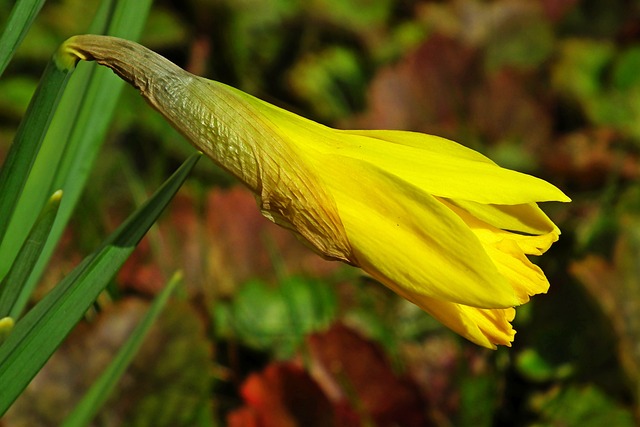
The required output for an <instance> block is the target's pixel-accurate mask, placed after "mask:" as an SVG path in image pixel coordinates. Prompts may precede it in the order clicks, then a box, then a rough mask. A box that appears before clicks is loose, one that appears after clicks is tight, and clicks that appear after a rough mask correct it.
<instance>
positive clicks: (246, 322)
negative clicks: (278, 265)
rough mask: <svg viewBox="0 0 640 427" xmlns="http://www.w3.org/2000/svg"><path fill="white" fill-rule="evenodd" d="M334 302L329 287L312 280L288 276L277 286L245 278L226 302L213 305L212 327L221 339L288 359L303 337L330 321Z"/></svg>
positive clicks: (333, 311)
mask: <svg viewBox="0 0 640 427" xmlns="http://www.w3.org/2000/svg"><path fill="white" fill-rule="evenodd" d="M336 304H337V303H336V296H335V294H334V293H333V291H332V289H331V287H330V286H328V285H327V284H325V283H320V282H318V281H315V280H309V279H302V278H296V277H290V278H287V279H285V280H283V281H282V282H281V283H280V284H279V286H278V287H269V286H268V285H267V284H265V283H262V282H260V281H257V280H256V281H249V282H247V283H245V284H244V285H242V287H241V288H240V290H239V291H238V293H237V294H236V295H235V297H234V299H233V301H232V303H231V304H230V305H222V304H221V305H219V306H217V307H215V310H216V314H215V316H216V327H217V329H218V334H219V335H220V336H221V337H223V338H235V339H237V340H239V341H240V342H242V343H244V344H246V345H248V346H250V347H253V348H256V349H260V350H269V351H272V352H273V353H274V355H275V356H276V357H277V358H289V357H291V356H292V355H293V353H294V352H295V351H296V350H297V349H298V347H299V346H300V344H302V342H303V341H304V339H305V336H307V335H308V334H310V333H312V332H315V331H319V330H323V329H325V328H327V327H328V326H329V325H330V324H331V322H332V321H333V320H334V319H335V316H336Z"/></svg>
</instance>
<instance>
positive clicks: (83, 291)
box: [0, 154, 200, 416]
mask: <svg viewBox="0 0 640 427" xmlns="http://www.w3.org/2000/svg"><path fill="white" fill-rule="evenodd" d="M199 157H200V155H199V154H195V155H193V156H192V157H190V158H189V159H188V160H187V161H186V162H185V163H184V164H183V165H182V166H181V167H180V169H178V170H177V171H176V172H175V173H174V174H173V175H172V176H171V178H169V179H168V180H167V181H166V182H165V183H164V184H163V185H162V187H160V189H159V190H158V191H156V193H155V194H154V195H153V196H152V197H151V198H150V199H149V200H148V202H147V203H146V204H145V205H143V206H141V207H140V208H139V209H137V210H136V212H135V213H134V214H133V215H131V216H130V217H129V218H128V219H127V221H126V222H125V223H123V224H122V225H121V226H120V227H119V228H118V230H116V231H115V232H114V233H113V234H112V235H111V236H110V237H109V238H108V239H107V240H106V241H105V243H104V244H103V245H102V247H101V248H100V249H98V250H97V251H96V252H94V253H93V254H92V255H90V256H88V257H87V258H85V259H84V260H83V261H82V263H80V265H78V266H77V267H76V268H75V269H74V270H73V272H71V273H70V274H69V275H68V276H67V277H66V278H65V279H64V280H62V281H61V282H60V283H59V284H58V285H57V286H56V287H55V288H54V289H53V290H52V291H51V292H50V293H49V294H47V296H45V297H44V298H43V299H42V300H41V301H40V302H39V303H38V304H37V305H36V306H35V307H34V308H33V309H32V310H31V311H29V313H27V315H26V316H24V318H22V319H21V320H20V321H18V322H17V323H16V326H15V328H14V330H13V332H12V334H11V335H10V336H9V338H8V339H7V341H6V342H5V343H4V344H3V345H2V346H1V347H0V384H3V386H2V387H1V388H0V416H1V415H2V414H4V412H5V411H6V410H7V409H8V407H9V406H10V405H11V403H12V402H13V401H14V400H15V399H16V398H17V397H18V395H19V394H20V393H21V392H22V390H23V389H24V388H25V387H26V386H27V384H28V383H29V382H30V381H31V379H32V378H33V376H34V375H35V374H36V373H37V372H38V371H39V370H40V369H41V368H42V366H43V365H44V363H45V362H46V361H47V359H48V358H49V357H50V356H51V354H53V352H54V351H55V350H56V348H58V346H59V345H60V343H61V342H62V340H64V338H65V337H66V336H67V334H68V333H69V331H71V329H72V328H73V327H74V326H75V324H76V323H77V322H78V320H79V319H80V318H81V317H82V315H83V314H84V313H85V312H86V310H87V309H88V308H89V307H90V305H91V304H92V303H93V301H95V299H96V298H97V297H98V295H99V294H100V292H102V290H103V289H104V288H105V286H106V285H107V284H108V283H109V281H110V280H111V278H112V277H113V276H114V275H115V273H116V272H117V271H118V270H119V268H120V267H121V266H122V264H123V263H124V261H126V259H127V258H128V257H129V255H130V254H131V252H133V249H134V248H135V246H136V245H137V243H138V242H139V241H140V239H142V237H143V236H144V234H145V233H146V232H147V230H148V229H149V228H150V227H151V226H152V225H153V223H154V222H155V221H156V220H157V219H158V217H159V216H160V214H161V213H162V211H163V210H164V208H165V207H166V206H167V204H168V203H169V202H170V201H171V199H172V198H173V196H174V195H175V193H176V192H177V191H178V189H179V188H180V186H181V185H182V183H183V182H184V180H185V179H186V177H187V175H188V174H189V172H190V171H191V169H192V168H193V166H194V165H195V163H196V162H197V161H198V159H199Z"/></svg>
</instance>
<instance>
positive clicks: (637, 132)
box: [0, 0, 640, 427]
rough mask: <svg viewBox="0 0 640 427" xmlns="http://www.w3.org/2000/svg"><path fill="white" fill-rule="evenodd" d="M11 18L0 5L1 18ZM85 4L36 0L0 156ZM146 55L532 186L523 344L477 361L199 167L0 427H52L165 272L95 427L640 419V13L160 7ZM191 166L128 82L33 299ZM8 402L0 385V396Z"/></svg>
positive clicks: (514, 4)
mask: <svg viewBox="0 0 640 427" xmlns="http://www.w3.org/2000/svg"><path fill="white" fill-rule="evenodd" d="M12 3H13V2H10V1H7V0H2V1H0V5H1V6H0V22H6V19H7V17H8V14H9V11H10V8H11V6H12ZM97 5H98V1H97V0H49V1H48V2H47V3H46V4H45V7H44V8H43V10H42V12H41V14H40V16H39V17H38V19H37V21H36V24H35V26H34V27H33V28H32V30H31V31H30V33H29V35H28V37H27V39H26V40H25V42H24V43H23V45H22V47H21V48H20V50H19V52H18V54H17V56H16V58H15V59H14V60H13V61H12V63H11V64H10V66H9V68H8V70H7V71H6V73H5V75H4V77H3V78H2V80H0V159H3V158H4V156H5V155H6V152H7V150H8V147H9V145H10V143H11V140H12V137H13V135H14V133H15V131H16V129H17V126H18V124H19V121H20V119H21V117H22V116H23V114H24V112H25V110H26V107H27V104H28V102H29V99H30V97H31V95H32V94H33V91H34V89H35V87H36V85H37V82H38V79H39V77H40V75H41V73H42V70H43V68H44V65H45V64H46V62H47V61H48V60H49V58H50V57H51V54H52V53H53V52H54V50H55V49H56V48H57V46H58V45H59V44H60V43H61V42H62V41H63V40H64V39H66V38H67V37H69V36H71V35H73V34H79V33H83V32H85V31H86V29H87V27H88V24H89V22H90V19H91V17H92V16H93V13H94V11H95V9H96V8H97ZM141 42H142V43H143V44H145V45H146V46H148V47H150V48H151V49H153V50H156V51H158V52H159V53H161V54H163V55H164V56H166V57H168V58H169V59H171V60H172V61H174V62H176V63H177V64H178V65H180V66H182V67H184V68H186V69H188V70H189V71H191V72H193V73H195V74H198V75H203V76H206V77H208V78H211V79H215V80H219V81H222V82H225V83H228V84H230V85H233V86H235V87H238V88H240V89H242V90H244V91H247V92H249V93H251V94H253V95H256V96H258V97H260V98H262V99H265V100H267V101H269V102H272V103H274V104H276V105H279V106H282V107H284V108H287V109H289V110H292V111H294V112H296V113H299V114H301V115H303V116H306V117H309V118H311V119H314V120H316V121H319V122H322V123H325V124H327V125H331V126H334V127H339V128H366V129H406V130H414V131H421V132H426V133H433V134H437V135H440V136H444V137H448V138H450V139H453V140H455V141H458V142H460V143H462V144H464V145H466V146H469V147H471V148H473V149H475V150H478V151H480V152H482V153H484V154H486V155H488V156H489V157H491V158H492V159H493V160H495V161H496V162H497V163H498V164H500V165H502V166H505V167H508V168H513V169H516V170H519V171H523V172H527V173H531V174H533V175H536V176H539V177H541V178H544V179H546V180H548V181H550V182H552V183H553V184H555V185H557V186H558V187H560V188H561V189H562V190H563V191H565V192H566V193H567V194H568V195H569V196H570V197H572V199H573V203H571V204H570V205H561V204H547V205H545V206H543V209H545V211H546V212H548V213H549V215H550V216H551V217H552V219H553V220H554V221H555V222H556V223H557V224H558V225H559V226H560V228H561V230H562V236H561V239H560V241H559V242H558V243H556V244H555V245H554V246H553V247H552V248H551V250H550V251H549V252H548V253H547V254H545V255H544V256H543V257H541V258H540V259H537V260H536V262H538V263H539V265H540V266H541V267H542V268H543V270H544V271H545V273H546V274H547V276H548V278H549V280H550V282H551V289H550V291H549V293H548V294H547V295H541V296H537V297H535V298H533V299H532V302H531V303H529V304H527V305H525V306H523V307H521V308H519V309H518V311H517V316H516V319H515V323H514V324H515V327H516V329H517V331H518V334H517V335H516V340H515V342H514V344H513V347H512V348H500V349H498V350H497V351H490V350H485V349H482V348H479V347H477V346H475V345H473V344H471V343H469V342H467V341H465V340H464V339H462V338H460V337H458V336H457V335H455V334H454V333H453V332H450V331H449V330H448V329H446V328H444V327H443V326H441V325H440V324H438V323H437V322H436V321H434V320H433V319H431V318H430V317H429V316H428V315H427V314H425V313H423V312H421V311H420V310H419V309H417V308H416V307H414V306H412V305H411V304H409V303H407V302H406V301H404V300H402V299H400V298H398V297H396V296H395V295H394V294H392V293H391V292H389V291H387V290H386V289H385V288H384V287H383V286H381V285H379V284H376V283H374V282H372V281H371V280H369V279H367V278H366V277H363V276H362V275H361V274H360V272H359V271H357V270H355V269H351V268H349V267H346V266H343V265H340V264H337V263H332V262H326V261H323V260H322V259H320V258H318V257H317V256H316V255H314V254H313V253H311V252H310V251H309V250H307V249H306V248H305V247H304V246H303V245H302V244H300V243H299V242H298V241H297V240H296V239H295V238H294V237H293V236H292V235H290V234H288V233H287V232H285V231H284V230H281V229H279V228H277V227H276V226H274V225H273V224H271V223H269V222H268V221H267V220H266V219H264V218H262V217H261V215H260V214H259V211H258V209H257V208H256V206H255V201H254V200H253V197H252V196H251V194H250V193H249V192H248V191H246V190H245V189H244V188H241V187H239V186H238V185H237V183H236V182H234V181H233V180H232V179H231V178H230V177H229V176H228V175H226V174H225V173H224V172H223V171H221V170H220V169H218V168H217V167H216V166H215V165H214V164H213V163H211V162H210V161H208V160H207V159H203V160H201V161H200V162H199V165H198V166H197V168H196V170H195V172H194V173H193V175H192V176H191V177H190V179H189V180H188V181H187V183H186V185H185V186H184V187H183V188H182V189H181V191H180V193H179V194H178V196H177V197H176V199H175V200H174V201H173V203H172V204H171V206H170V208H169V210H168V212H167V213H165V215H164V216H163V217H162V219H161V221H160V222H159V225H158V226H156V227H155V228H154V229H152V231H151V232H150V233H149V235H148V236H147V238H145V239H144V240H143V241H142V243H141V245H140V246H139V248H138V249H137V250H136V252H135V253H134V255H133V257H132V258H131V259H130V260H129V261H128V262H127V264H126V265H125V267H124V268H123V270H122V271H121V272H120V274H119V275H118V276H117V278H116V279H115V280H114V282H113V283H112V285H111V286H110V287H109V291H108V292H106V293H104V294H103V295H102V296H101V298H100V300H99V301H98V303H97V304H96V305H95V308H94V309H93V310H92V312H90V313H88V314H87V317H86V321H84V322H82V324H80V325H79V326H78V327H77V328H76V330H75V331H74V332H73V333H72V334H71V336H69V338H68V339H67V341H66V343H65V344H64V345H63V347H62V348H61V349H60V350H59V351H58V352H57V353H56V354H55V355H54V356H53V358H52V359H51V360H50V361H49V363H48V364H47V365H46V366H45V368H44V370H43V371H42V372H41V373H40V374H39V375H38V376H37V377H36V379H35V380H34V381H33V382H32V384H31V385H30V386H29V388H28V389H27V391H26V392H25V393H24V394H23V395H22V396H21V398H20V399H19V400H18V401H17V402H16V403H15V404H14V406H13V407H12V409H11V410H10V412H9V413H8V414H7V415H6V416H5V418H4V419H3V420H2V421H0V424H1V425H3V426H54V425H57V424H58V423H59V422H60V420H62V419H63V418H64V416H65V414H66V413H67V412H68V408H71V407H73V405H74V404H75V402H77V401H78V400H79V398H80V397H81V396H82V394H83V393H84V391H85V390H86V389H87V387H88V385H89V384H91V383H92V381H93V380H94V379H95V378H96V377H97V376H98V374H99V373H100V372H101V370H102V369H103V368H104V367H105V366H106V364H107V363H108V362H109V360H110V359H111V357H112V355H113V354H114V352H115V351H116V350H117V349H118V347H119V346H120V345H121V344H122V342H123V341H124V340H125V339H126V337H127V336H128V333H129V332H130V331H131V329H132V328H133V327H134V326H135V324H136V322H137V321H138V319H140V317H141V316H142V314H143V313H144V311H145V310H146V308H147V306H148V303H149V301H150V300H151V299H152V298H153V296H154V295H155V294H156V293H157V292H158V291H159V290H160V289H161V288H162V287H163V286H164V285H165V284H166V282H167V281H168V279H169V278H170V277H171V275H172V274H173V273H174V272H175V271H176V270H183V272H184V277H185V280H184V285H183V286H182V288H181V290H180V295H179V297H177V298H175V299H174V301H172V302H171V303H170V306H169V308H168V309H167V310H165V313H164V314H163V316H162V318H161V320H160V321H159V322H158V323H157V324H156V325H155V327H154V329H153V331H152V333H151V334H150V336H149V337H148V339H147V340H146V343H145V345H144V347H143V349H142V350H141V352H140V353H139V354H138V356H137V357H136V359H135V361H134V363H133V365H132V366H131V368H130V369H129V370H128V371H127V373H126V375H125V377H124V379H123V381H122V382H121V384H120V386H119V388H118V390H117V392H116V393H114V396H113V397H112V398H111V399H110V401H109V402H108V404H107V405H106V407H105V409H104V411H103V412H102V413H101V414H100V416H99V417H98V419H97V420H96V424H95V425H101V426H111V425H114V426H116V425H117V426H129V425H132V426H133V425H136V426H143V425H153V426H162V425H166V426H182V425H184V426H191V425H195V426H223V425H230V426H236V427H244V426H256V427H259V426H296V425H297V426H363V427H364V426H520V425H523V426H525V425H526V426H530V425H535V426H603V425H606V426H611V427H614V426H633V425H636V423H637V422H638V421H640V372H639V369H640V182H639V178H640V2H638V1H633V0H610V1H607V2H602V1H598V0H535V1H532V0H529V1H525V0H494V1H479V0H458V1H426V0H422V1H419V0H395V1H394V0H307V1H303V0H173V1H171V0H156V1H155V3H154V6H153V8H152V12H151V15H150V18H149V20H148V23H147V26H146V29H145V31H144V33H143V36H142V41H141ZM192 151H193V149H192V148H191V147H190V146H189V145H188V143H186V142H185V141H184V139H183V138H182V137H181V136H179V135H178V134H177V133H176V132H175V131H173V130H172V129H171V127H170V126H169V125H168V124H166V123H165V122H164V120H163V119H162V118H161V117H160V115H159V114H157V113H156V112H155V111H153V110H152V109H151V108H150V107H149V106H147V105H146V104H145V103H144V101H143V100H142V99H141V98H140V97H139V95H138V94H137V93H136V92H135V91H134V90H133V89H131V88H126V90H125V91H124V93H123V95H122V97H121V99H120V102H119V106H118V109H117V113H116V117H115V120H114V122H113V125H112V128H111V131H110V133H109V136H108V140H107V142H106V144H105V145H104V147H103V148H102V151H101V154H100V161H99V162H97V163H96V164H95V165H92V166H91V167H92V168H93V172H92V175H91V180H90V182H91V184H90V186H89V187H88V189H87V190H86V191H85V193H84V195H83V198H82V201H81V203H80V204H79V205H78V209H77V210H76V212H75V214H74V217H73V219H72V221H71V225H70V226H69V227H68V229H67V231H66V233H65V236H64V238H63V241H62V243H61V245H60V246H59V248H58V250H57V251H56V254H55V257H54V260H53V261H52V263H51V266H50V268H49V269H48V272H47V274H46V276H45V279H44V281H43V284H42V286H41V287H40V288H39V290H38V295H39V296H42V295H43V294H44V293H46V292H47V291H48V289H49V288H50V287H51V286H53V285H54V284H55V283H57V282H58V281H59V280H60V279H61V278H62V277H63V276H64V275H65V274H66V273H68V272H69V271H70V270H71V269H72V268H73V266H75V265H76V264H77V263H78V262H79V260H81V259H82V257H83V256H84V255H85V254H87V253H89V252H90V251H91V250H93V248H95V247H96V246H97V245H98V244H99V243H100V241H101V239H102V238H103V237H104V236H106V235H107V234H108V233H109V232H110V231H111V230H113V229H114V228H115V227H116V226H117V225H118V224H119V223H120V222H121V221H122V220H123V219H124V218H125V217H126V215H127V214H128V213H129V212H130V211H132V210H133V208H134V207H135V206H137V205H139V204H140V203H142V201H144V200H145V198H146V197H147V196H148V195H149V194H150V193H151V192H153V191H154V189H156V188H157V187H158V186H159V185H160V184H161V183H162V181H163V180H164V179H165V178H166V177H167V176H168V175H169V174H170V173H171V171H173V170H174V169H175V168H176V167H177V166H178V165H179V164H180V163H181V162H182V161H183V160H184V159H185V158H186V157H187V156H188V155H189V154H190V153H191V152H192ZM0 387H1V385H0Z"/></svg>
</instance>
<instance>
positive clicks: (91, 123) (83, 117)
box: [0, 0, 152, 316]
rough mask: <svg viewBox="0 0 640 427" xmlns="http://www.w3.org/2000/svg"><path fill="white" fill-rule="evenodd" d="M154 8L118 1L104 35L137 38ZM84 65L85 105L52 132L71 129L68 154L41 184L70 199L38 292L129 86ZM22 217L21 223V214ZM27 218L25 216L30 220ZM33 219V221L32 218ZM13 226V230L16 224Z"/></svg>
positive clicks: (63, 116)
mask: <svg viewBox="0 0 640 427" xmlns="http://www.w3.org/2000/svg"><path fill="white" fill-rule="evenodd" d="M151 4H152V0H138V1H128V0H116V1H115V3H113V5H112V8H111V9H110V10H109V17H108V19H107V20H106V21H105V25H106V27H105V31H104V32H105V33H107V34H110V35H115V36H119V37H124V38H128V39H131V40H136V39H137V38H138V37H139V35H140V33H141V32H142V29H143V25H144V22H145V21H146V17H147V15H148V13H149V10H150V8H151ZM81 67H82V68H88V70H89V71H88V73H87V74H88V75H87V83H86V85H85V86H84V87H83V89H84V91H83V92H82V93H79V94H73V96H74V97H75V98H76V99H80V100H81V102H80V104H79V105H77V109H76V110H75V111H74V112H73V114H68V112H66V111H60V112H59V113H58V114H57V115H56V117H55V118H54V123H53V124H52V128H55V129H60V128H61V127H63V126H67V127H66V129H70V130H69V131H68V133H67V136H68V141H67V144H66V146H65V150H64V153H63V154H62V156H61V157H58V161H57V164H58V168H57V169H56V173H55V175H53V176H51V175H49V179H48V180H45V181H41V183H42V182H44V183H46V185H47V187H46V188H47V190H48V192H50V191H51V190H53V189H58V188H60V189H62V190H63V191H64V193H65V199H64V201H63V202H62V204H61V205H60V211H59V213H58V217H57V218H56V221H55V223H54V225H53V229H52V231H51V234H50V237H49V239H48V241H47V243H46V245H45V248H44V250H43V252H42V256H41V259H40V260H39V261H38V263H37V264H36V266H35V267H34V269H33V272H32V274H31V277H30V278H29V280H28V282H27V285H26V289H33V288H34V287H35V286H36V284H37V282H38V280H39V278H40V276H41V275H42V272H43V271H44V269H45V267H46V265H47V263H48V261H49V259H50V257H51V254H52V253H53V250H54V248H55V246H56V245H57V243H58V241H59V240H60V237H61V236H62V232H63V230H64V228H65V226H66V224H67V223H68V221H69V218H70V217H71V213H72V212H73V209H74V208H75V206H76V204H77V202H78V199H79V198H80V195H81V194H82V191H83V189H84V187H85V184H86V182H87V179H88V177H89V173H90V172H91V170H92V169H93V168H92V165H93V163H94V162H95V159H96V157H97V155H98V152H99V151H100V147H101V146H102V142H103V141H104V138H105V135H106V133H107V130H108V127H109V123H110V122H111V118H112V116H113V113H114V111H115V107H116V103H117V100H118V97H119V95H120V92H121V91H122V88H123V87H124V83H123V82H122V81H121V80H120V79H118V78H117V77H116V76H114V75H113V73H112V72H111V71H109V70H107V69H105V68H103V67H95V64H82V63H81V64H79V70H78V72H79V71H80V68H81ZM76 74H78V73H76ZM74 79H75V78H74ZM70 96H71V95H70ZM58 117H60V120H61V121H62V122H64V123H65V124H64V125H63V126H58V125H57V124H56V121H57V119H58ZM68 117H72V118H73V120H72V121H68ZM43 145H45V146H44V147H43V151H45V152H48V153H52V152H55V148H54V149H51V147H52V146H53V147H56V146H58V145H59V140H55V139H51V140H50V139H49V137H48V136H47V138H46V139H45V143H44V144H43ZM58 149H59V148H58ZM42 165H43V167H44V168H46V169H50V167H51V166H50V164H49V163H48V162H46V161H44V162H43V163H42ZM26 203H27V205H28V204H30V203H31V202H30V201H28V200H27V201H26ZM41 203H42V202H41ZM21 212H25V213H26V215H29V212H30V210H29V209H28V208H27V209H24V210H21ZM19 217H20V218H21V219H22V217H21V216H19ZM24 218H26V216H25V217H24ZM22 220H24V219H22ZM31 220H32V221H33V219H31ZM12 228H14V225H13V224H12ZM15 229H17V230H20V229H21V227H19V226H17V225H16V226H15ZM14 256H15V255H14ZM1 275H2V260H1V259H0V276H1ZM25 295H26V293H25ZM26 303H27V300H26V298H23V297H21V298H19V300H18V301H17V302H16V304H15V309H14V311H13V312H12V313H13V315H15V316H19V315H20V312H21V310H22V309H23V308H24V307H25V306H26Z"/></svg>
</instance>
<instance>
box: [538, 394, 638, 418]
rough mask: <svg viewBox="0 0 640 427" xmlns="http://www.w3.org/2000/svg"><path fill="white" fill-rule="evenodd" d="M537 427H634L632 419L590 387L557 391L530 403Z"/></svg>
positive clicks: (629, 414) (627, 412)
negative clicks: (538, 420)
mask: <svg viewBox="0 0 640 427" xmlns="http://www.w3.org/2000/svg"><path fill="white" fill-rule="evenodd" d="M532 406H533V409H534V410H535V411H536V412H539V413H540V415H541V416H542V419H543V420H544V421H543V422H542V423H539V424H537V425H538V426H550V427H551V426H580V427H601V426H616V427H633V426H635V425H636V423H635V421H634V419H633V415H632V414H631V413H630V412H629V411H627V410H625V409H623V408H622V407H620V406H618V405H617V404H616V403H615V402H614V401H613V400H612V399H610V398H608V397H607V396H606V395H604V394H603V393H602V392H601V391H600V390H598V389H597V388H595V387H593V386H588V387H583V388H578V387H575V386H570V387H567V388H563V389H560V388H556V389H554V390H552V391H551V392H549V393H547V394H544V395H540V396H537V397H536V398H534V399H533V400H532Z"/></svg>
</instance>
